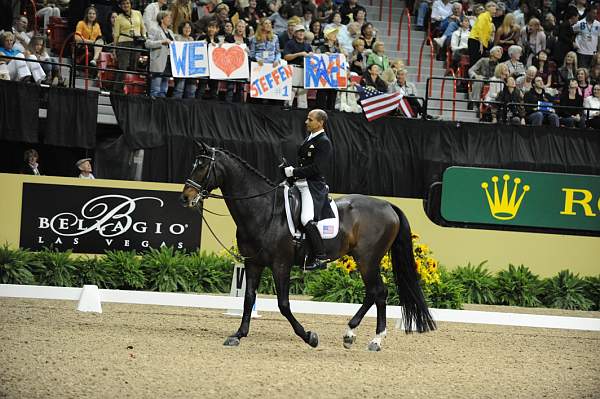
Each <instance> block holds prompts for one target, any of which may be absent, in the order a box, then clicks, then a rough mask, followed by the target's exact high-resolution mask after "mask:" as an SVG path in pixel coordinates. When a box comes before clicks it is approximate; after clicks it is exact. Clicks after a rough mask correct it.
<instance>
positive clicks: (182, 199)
mask: <svg viewBox="0 0 600 399" xmlns="http://www.w3.org/2000/svg"><path fill="white" fill-rule="evenodd" d="M179 202H181V203H182V204H184V205H186V204H187V203H188V199H187V196H186V195H184V194H181V195H180V196H179Z"/></svg>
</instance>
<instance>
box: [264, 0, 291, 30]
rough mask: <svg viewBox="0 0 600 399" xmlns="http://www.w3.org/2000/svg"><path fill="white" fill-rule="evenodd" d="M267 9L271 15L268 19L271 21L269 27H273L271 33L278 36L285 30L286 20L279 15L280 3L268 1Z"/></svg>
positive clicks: (278, 1)
mask: <svg viewBox="0 0 600 399" xmlns="http://www.w3.org/2000/svg"><path fill="white" fill-rule="evenodd" d="M268 7H269V11H270V13H271V15H269V19H270V20H271V25H273V31H274V32H275V34H276V35H277V36H279V35H281V34H282V33H284V32H285V30H286V29H287V19H286V18H284V17H283V16H282V15H281V14H280V13H279V10H280V9H281V1H280V0H270V1H269V3H268Z"/></svg>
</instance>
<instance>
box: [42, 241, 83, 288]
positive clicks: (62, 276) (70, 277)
mask: <svg viewBox="0 0 600 399" xmlns="http://www.w3.org/2000/svg"><path fill="white" fill-rule="evenodd" d="M72 254H73V252H72V251H71V250H70V249H69V250H67V251H65V252H60V251H58V249H53V248H44V250H43V251H40V252H38V253H37V255H36V258H37V260H38V261H39V262H40V263H41V264H42V265H43V268H41V269H40V270H39V274H38V275H37V278H38V279H39V282H40V283H41V284H44V285H55V286H59V287H73V286H74V284H75V271H76V270H77V266H76V265H77V259H75V258H73V257H71V255H72Z"/></svg>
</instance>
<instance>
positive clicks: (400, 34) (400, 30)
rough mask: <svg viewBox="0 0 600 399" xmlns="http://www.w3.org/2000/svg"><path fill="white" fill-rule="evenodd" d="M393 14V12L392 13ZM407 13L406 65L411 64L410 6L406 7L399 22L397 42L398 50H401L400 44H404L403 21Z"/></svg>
mask: <svg viewBox="0 0 600 399" xmlns="http://www.w3.org/2000/svg"><path fill="white" fill-rule="evenodd" d="M390 15H391V13H390ZM405 15H406V19H407V21H408V29H407V31H408V43H407V46H408V55H407V57H406V66H410V31H411V29H412V27H411V23H410V11H409V10H408V8H404V11H403V12H402V15H400V22H399V23H398V43H397V44H396V51H400V46H401V45H402V23H403V22H404V16H405Z"/></svg>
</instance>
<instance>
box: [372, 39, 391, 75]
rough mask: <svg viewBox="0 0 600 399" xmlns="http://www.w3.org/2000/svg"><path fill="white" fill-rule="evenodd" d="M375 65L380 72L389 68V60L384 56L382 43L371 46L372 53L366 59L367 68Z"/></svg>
mask: <svg viewBox="0 0 600 399" xmlns="http://www.w3.org/2000/svg"><path fill="white" fill-rule="evenodd" d="M371 64H376V65H377V66H378V67H379V69H380V70H381V71H385V70H386V69H389V67H390V60H389V58H388V56H387V55H386V54H385V45H384V44H383V42H379V41H378V42H375V43H374V44H373V52H372V53H371V54H369V57H368V58H367V66H369V65H371Z"/></svg>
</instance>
